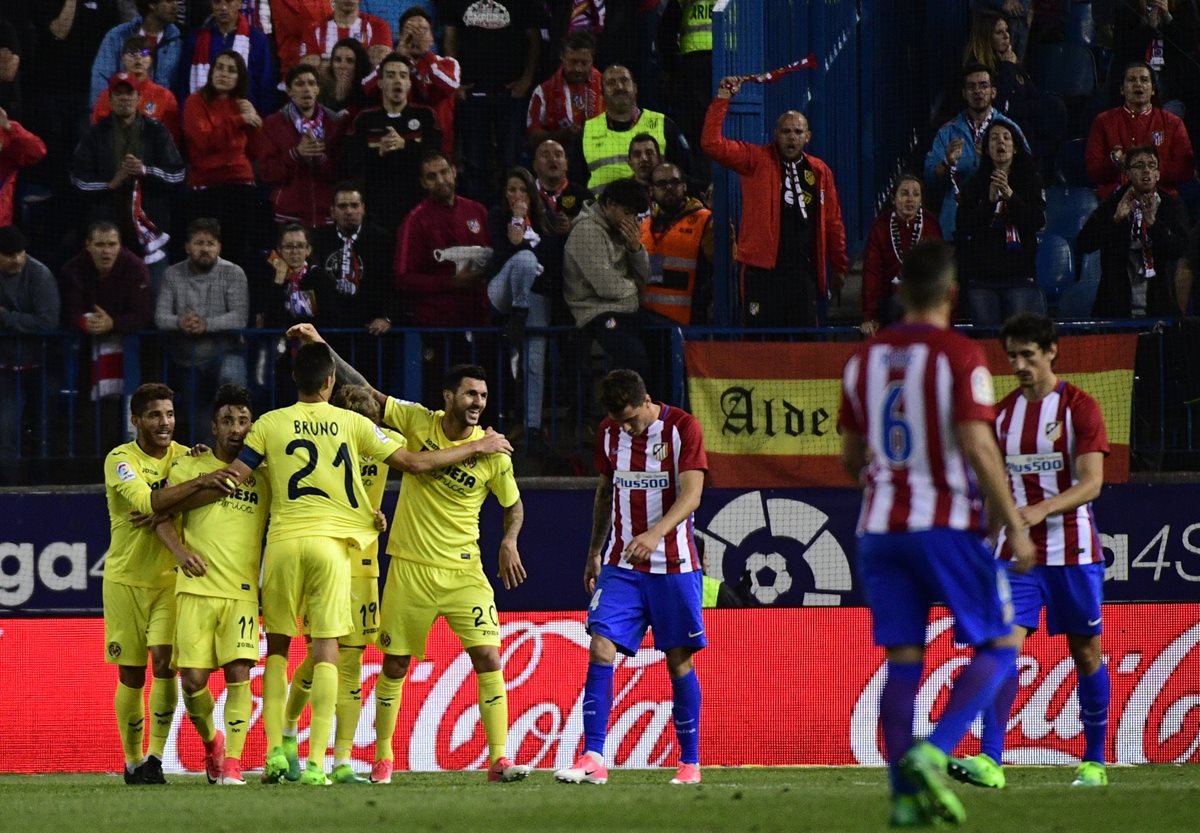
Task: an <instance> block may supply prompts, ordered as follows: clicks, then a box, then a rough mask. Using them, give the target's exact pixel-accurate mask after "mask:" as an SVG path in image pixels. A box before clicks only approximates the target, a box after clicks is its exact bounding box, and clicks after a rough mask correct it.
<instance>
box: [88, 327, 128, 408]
mask: <svg viewBox="0 0 1200 833" xmlns="http://www.w3.org/2000/svg"><path fill="white" fill-rule="evenodd" d="M121 341H122V339H121V336H119V335H103V336H94V337H93V338H92V401H93V402H95V401H96V400H98V399H102V398H104V397H106V396H120V395H121V394H122V393H124V392H125V352H124V350H123V349H122V346H121Z"/></svg>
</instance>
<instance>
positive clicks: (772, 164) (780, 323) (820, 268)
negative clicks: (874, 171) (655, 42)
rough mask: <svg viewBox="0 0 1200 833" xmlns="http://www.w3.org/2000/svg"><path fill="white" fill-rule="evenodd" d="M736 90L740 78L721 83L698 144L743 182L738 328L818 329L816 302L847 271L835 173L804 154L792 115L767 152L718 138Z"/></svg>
mask: <svg viewBox="0 0 1200 833" xmlns="http://www.w3.org/2000/svg"><path fill="white" fill-rule="evenodd" d="M740 87H741V82H740V81H739V80H738V79H737V78H732V77H729V78H724V79H722V81H721V84H720V87H719V88H718V90H717V97H716V99H714V100H713V103H712V104H711V105H709V108H708V113H707V114H706V115H705V117H704V132H703V135H702V137H701V142H700V144H701V147H702V148H703V149H704V152H705V153H707V154H708V156H709V158H710V159H712V160H713V161H714V162H718V163H720V164H722V165H724V166H725V167H727V168H730V169H732V170H734V171H736V172H737V173H738V174H740V175H741V180H742V206H743V209H742V227H741V230H740V232H739V233H738V250H737V252H738V253H737V259H738V261H739V262H740V263H741V264H742V266H743V270H742V304H743V316H742V321H743V323H744V325H745V326H747V327H811V326H816V325H817V323H818V298H821V299H824V298H827V297H829V293H830V289H832V290H834V291H837V292H840V291H841V288H842V285H843V284H845V282H846V273H847V271H849V268H850V264H849V260H848V258H847V256H846V229H845V227H844V226H843V225H842V207H841V204H840V203H839V202H838V195H837V188H836V187H835V185H834V182H833V172H832V171H830V170H829V166H828V165H826V164H825V163H824V162H822V161H821V160H820V159H818V158H817V157H815V156H812V155H810V154H807V153H805V152H804V147H805V145H807V144H808V140H809V138H810V136H811V133H810V132H809V129H808V119H806V118H805V117H804V116H803V115H802V114H800V113H797V112H796V111H794V110H789V111H788V112H786V113H783V114H782V115H781V116H780V117H779V119H778V120H777V121H776V122H775V135H774V141H773V142H772V143H771V144H767V145H755V144H751V143H749V142H739V141H734V140H732V139H726V138H725V137H724V136H722V135H721V128H722V125H723V124H724V122H725V114H726V113H727V112H728V111H729V102H730V100H732V98H733V96H734V95H736V94H737V91H738V89H739V88H740ZM826 261H828V264H829V266H832V267H833V272H832V275H830V274H829V273H828V271H827V266H826Z"/></svg>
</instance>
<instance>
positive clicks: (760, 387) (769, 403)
mask: <svg viewBox="0 0 1200 833" xmlns="http://www.w3.org/2000/svg"><path fill="white" fill-rule="evenodd" d="M859 346H860V345H859V344H847V343H824V344H801V343H779V342H689V343H688V344H687V348H686V349H687V373H688V397H689V405H690V409H691V412H692V413H693V414H694V415H695V416H696V418H697V419H698V420H700V425H701V427H702V428H703V429H704V444H705V447H706V448H707V450H708V461H709V466H710V468H709V476H708V485H709V486H712V487H714V488H755V489H761V488H788V487H791V488H795V487H805V486H849V485H851V483H850V482H849V480H847V479H846V475H845V474H844V473H843V472H842V467H841V464H840V463H839V459H840V454H841V438H840V437H839V436H838V431H837V414H838V405H839V404H840V402H841V391H842V368H843V367H844V366H845V364H846V361H847V360H848V359H849V358H850V356H851V355H852V354H853V353H854V351H855V350H856V349H858V347H859ZM983 348H984V351H985V353H986V355H987V361H988V366H989V367H990V368H991V371H992V375H993V376H994V377H995V385H996V398H997V401H999V400H1000V399H1002V398H1003V397H1004V396H1006V395H1007V394H1008V393H1009V392H1010V391H1012V390H1013V389H1014V388H1016V386H1017V381H1016V378H1015V377H1014V376H1013V375H1012V371H1011V369H1010V368H1009V364H1008V359H1007V357H1006V356H1005V355H1004V351H1003V349H1001V347H1000V345H999V343H997V342H996V341H994V340H989V341H987V342H985V343H983ZM1136 350H1137V336H1136V335H1133V334H1120V335H1087V336H1066V337H1063V338H1062V339H1061V340H1060V342H1059V349H1058V361H1057V362H1056V364H1055V370H1056V371H1057V372H1058V374H1059V375H1060V376H1061V377H1062V378H1064V379H1067V380H1068V381H1070V382H1071V383H1072V384H1074V385H1078V386H1079V387H1080V388H1082V389H1083V390H1085V391H1087V392H1088V393H1089V394H1091V395H1092V396H1093V397H1094V398H1095V399H1096V401H1097V402H1099V403H1100V408H1101V410H1102V411H1103V413H1104V423H1105V425H1106V426H1107V428H1108V441H1109V444H1110V446H1111V448H1112V453H1111V454H1110V455H1109V456H1108V457H1107V458H1106V459H1105V461H1104V480H1105V481H1106V482H1108V483H1124V482H1126V481H1127V480H1128V479H1129V432H1130V424H1131V420H1132V406H1133V362H1134V353H1135V352H1136Z"/></svg>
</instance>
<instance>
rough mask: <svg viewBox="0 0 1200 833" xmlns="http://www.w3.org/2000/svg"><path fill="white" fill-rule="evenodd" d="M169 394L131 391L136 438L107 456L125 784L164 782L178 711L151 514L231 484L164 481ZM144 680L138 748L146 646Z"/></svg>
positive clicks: (107, 585) (108, 640)
mask: <svg viewBox="0 0 1200 833" xmlns="http://www.w3.org/2000/svg"><path fill="white" fill-rule="evenodd" d="M174 398H175V393H174V391H172V390H171V389H170V388H169V387H167V386H166V385H162V384H156V383H149V384H144V385H142V386H140V387H139V388H138V389H137V390H135V391H134V392H133V396H132V397H130V400H129V412H130V416H129V422H130V424H131V425H132V426H133V430H134V434H135V439H134V440H133V442H128V443H124V444H123V445H119V446H117V447H116V448H114V449H113V450H112V451H110V452H109V453H108V456H107V457H105V458H104V495H105V499H106V500H107V502H108V518H109V528H110V534H111V543H110V544H109V547H108V551H107V552H106V553H105V554H104V582H103V595H104V642H105V644H106V645H107V646H108V648H107V653H106V654H105V660H106V661H107V662H109V663H111V664H113V665H116V666H117V676H118V682H117V692H116V698H115V701H114V709H115V711H116V715H117V730H118V731H119V732H120V735H121V746H122V748H123V750H124V752H125V783H126V784H164V783H166V781H165V779H164V778H163V774H162V756H163V748H164V747H165V746H166V742H167V736H168V734H170V731H171V722H172V720H173V719H174V717H175V705H176V701H177V700H176V698H177V694H176V688H175V669H174V667H173V666H172V664H171V642H172V639H173V636H174V632H175V572H174V571H175V560H174V559H173V558H172V557H171V553H170V552H169V551H168V550H167V548H166V547H165V546H164V545H163V544H162V543H161V542H160V541H159V540H158V538H157V537H156V536H155V534H154V524H153V523H152V522H148V521H150V520H151V519H152V517H153V516H154V515H155V514H156V513H164V512H167V511H169V510H170V509H171V508H172V507H173V506H174V505H175V504H176V503H177V502H178V501H180V500H182V499H184V498H187V497H190V496H192V495H193V494H196V493H197V492H199V491H201V490H205V491H210V492H211V494H213V495H214V498H213V499H215V496H220V495H224V494H228V493H229V491H231V490H230V489H229V488H228V487H227V486H226V485H225V484H224V472H223V471H217V472H213V473H211V474H209V475H207V476H205V477H201V478H198V479H196V480H191V481H188V482H187V483H181V484H179V485H177V486H173V487H170V488H164V487H166V486H167V473H168V471H170V468H171V464H172V463H174V462H175V460H176V459H178V458H179V457H181V456H182V455H184V454H186V453H187V447H186V446H183V445H180V444H179V443H177V442H175V441H174V440H173V439H172V438H173V436H174V434H175V405H174ZM147 651H148V652H149V654H150V664H151V671H152V673H153V678H154V682H153V683H152V684H151V686H150V711H151V715H152V717H153V720H152V722H151V724H150V748H149V751H148V752H147V753H146V754H145V755H144V756H143V754H142V739H143V735H144V732H145V727H146V708H145V705H144V703H143V701H142V689H143V688H144V687H145V685H146V654H147Z"/></svg>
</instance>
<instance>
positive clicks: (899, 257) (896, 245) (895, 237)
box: [888, 209, 925, 284]
mask: <svg viewBox="0 0 1200 833" xmlns="http://www.w3.org/2000/svg"><path fill="white" fill-rule="evenodd" d="M924 215H925V212H924V211H921V210H920V209H917V216H916V217H914V218H913V221H912V235H911V236H910V237H909V238H908V246H907V247H905V246H904V245H903V243H902V242H901V240H900V222H901V220H900V215H899V214H897V213H896V212H895V211H893V212H892V219H891V221H890V222H889V223H888V225H889V230H890V231H891V233H892V251H893V252H895V254H896V265H897V266H898V265H900V263H902V262H903V261H904V253H905V252H907V251H908V250H909V249H911V248H912V247H913V246H915V245H917V243H919V242H920V240H921V225H922V224H923V223H924V221H925V216H924ZM906 225H907V223H906ZM892 283H896V284H898V283H900V275H899V274H897V275H894V276H893V277H892Z"/></svg>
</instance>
